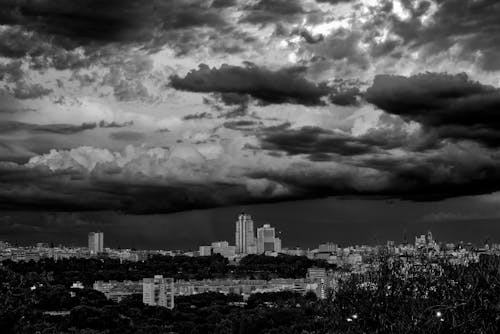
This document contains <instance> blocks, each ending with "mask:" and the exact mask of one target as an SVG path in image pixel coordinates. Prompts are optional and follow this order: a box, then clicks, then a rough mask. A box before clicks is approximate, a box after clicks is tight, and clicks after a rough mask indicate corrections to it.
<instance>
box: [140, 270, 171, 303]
mask: <svg viewBox="0 0 500 334" xmlns="http://www.w3.org/2000/svg"><path fill="white" fill-rule="evenodd" d="M174 293H175V290H174V280H173V278H163V276H162V275H155V276H154V277H153V278H144V279H143V281H142V302H143V303H144V304H146V305H151V306H162V307H166V308H169V309H173V308H174Z"/></svg>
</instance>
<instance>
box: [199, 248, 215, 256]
mask: <svg viewBox="0 0 500 334" xmlns="http://www.w3.org/2000/svg"><path fill="white" fill-rule="evenodd" d="M199 253H200V256H210V255H212V246H200V249H199Z"/></svg>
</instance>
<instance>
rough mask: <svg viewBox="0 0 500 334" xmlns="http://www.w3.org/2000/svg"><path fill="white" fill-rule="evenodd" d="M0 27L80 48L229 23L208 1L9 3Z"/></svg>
mask: <svg viewBox="0 0 500 334" xmlns="http://www.w3.org/2000/svg"><path fill="white" fill-rule="evenodd" d="M0 24H5V25H11V26H20V27H24V28H25V29H26V30H28V31H34V32H37V33H40V34H44V35H48V36H55V37H56V40H54V41H53V42H56V43H59V44H60V45H61V46H63V47H65V48H67V49H72V48H74V47H75V46H77V45H82V44H83V45H87V44H92V43H110V42H147V41H150V40H151V39H152V38H153V37H154V34H155V30H156V29H157V28H159V29H162V30H170V29H183V28H189V27H201V26H221V25H224V20H223V19H222V17H221V16H220V15H219V13H218V12H217V11H216V10H211V9H210V8H208V7H207V6H206V5H205V3H204V1H189V2H188V1H177V0H174V1H148V2H146V3H145V2H143V1H139V0H82V1H78V2H73V1H63V0H62V1H61V0H56V1H53V0H40V1H29V0H5V1H3V3H2V14H0Z"/></svg>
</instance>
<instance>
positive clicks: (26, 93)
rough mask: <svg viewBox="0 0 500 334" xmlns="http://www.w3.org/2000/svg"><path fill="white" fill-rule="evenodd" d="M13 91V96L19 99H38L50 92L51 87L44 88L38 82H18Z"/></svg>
mask: <svg viewBox="0 0 500 334" xmlns="http://www.w3.org/2000/svg"><path fill="white" fill-rule="evenodd" d="M13 93H14V97H16V98H18V99H21V100H26V99H38V98H40V97H43V96H45V95H48V94H50V93H52V89H49V88H45V87H43V86H42V85H40V84H27V83H24V82H20V83H18V84H17V85H16V87H15V88H14V91H13Z"/></svg>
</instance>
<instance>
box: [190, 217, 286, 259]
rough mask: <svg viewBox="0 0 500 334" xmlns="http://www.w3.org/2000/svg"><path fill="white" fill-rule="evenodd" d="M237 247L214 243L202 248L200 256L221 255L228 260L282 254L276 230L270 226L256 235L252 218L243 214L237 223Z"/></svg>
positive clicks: (263, 226)
mask: <svg viewBox="0 0 500 334" xmlns="http://www.w3.org/2000/svg"><path fill="white" fill-rule="evenodd" d="M235 225H236V226H235V227H236V232H235V245H234V246H233V245H229V242H227V241H216V242H212V244H211V245H210V246H200V248H199V251H198V254H196V255H199V256H210V255H212V254H221V255H222V256H224V257H226V258H228V259H235V258H237V257H242V256H245V255H248V254H266V255H277V254H278V253H281V251H282V249H281V239H280V238H278V237H276V229H275V228H274V227H271V225H270V224H264V225H262V226H261V227H259V228H257V234H255V229H254V221H253V219H252V216H251V215H249V214H246V213H243V212H242V213H241V214H240V215H239V216H238V219H237V220H236V223H235Z"/></svg>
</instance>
